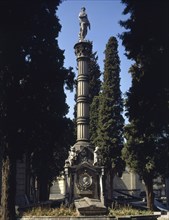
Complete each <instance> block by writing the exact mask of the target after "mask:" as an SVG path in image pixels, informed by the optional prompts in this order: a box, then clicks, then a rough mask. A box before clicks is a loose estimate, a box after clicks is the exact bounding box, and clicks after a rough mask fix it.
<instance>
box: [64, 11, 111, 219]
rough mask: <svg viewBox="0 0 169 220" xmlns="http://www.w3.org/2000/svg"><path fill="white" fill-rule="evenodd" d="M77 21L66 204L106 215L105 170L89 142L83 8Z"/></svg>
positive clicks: (88, 51) (88, 49)
mask: <svg viewBox="0 0 169 220" xmlns="http://www.w3.org/2000/svg"><path fill="white" fill-rule="evenodd" d="M79 20H80V33H79V41H78V43H76V44H75V46H74V49H75V55H76V57H77V65H78V77H77V141H76V143H75V144H74V146H72V147H71V148H70V151H69V156H68V159H67V160H66V161H65V167H64V168H65V189H66V195H65V200H66V201H65V202H66V204H71V203H74V204H75V207H76V209H77V211H78V212H79V213H80V214H81V215H83V214H85V215H92V214H105V213H106V211H107V209H106V207H105V206H104V203H105V201H104V186H103V177H104V167H103V166H101V164H100V155H99V149H98V148H97V147H96V148H94V147H93V146H92V145H91V144H90V140H89V102H88V95H89V71H88V65H89V61H90V55H91V53H92V44H91V42H89V41H87V40H85V37H86V35H87V29H88V28H89V29H90V22H89V20H88V18H87V14H86V11H85V8H84V7H83V8H82V9H81V12H80V13H79Z"/></svg>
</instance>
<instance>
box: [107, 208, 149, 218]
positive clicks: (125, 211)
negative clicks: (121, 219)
mask: <svg viewBox="0 0 169 220" xmlns="http://www.w3.org/2000/svg"><path fill="white" fill-rule="evenodd" d="M152 214H153V212H151V211H148V210H139V209H134V208H132V207H130V206H122V207H120V206H119V207H115V208H113V209H111V208H110V209H109V216H127V215H130V216H131V215H152Z"/></svg>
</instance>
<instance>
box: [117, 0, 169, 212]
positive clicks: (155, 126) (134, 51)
mask: <svg viewBox="0 0 169 220" xmlns="http://www.w3.org/2000/svg"><path fill="white" fill-rule="evenodd" d="M122 2H123V3H124V4H125V5H126V7H125V9H124V14H130V17H129V19H127V20H126V21H121V25H122V26H123V27H124V28H126V32H124V33H123V34H122V35H121V39H122V42H123V45H124V46H125V49H126V55H127V57H128V58H129V59H132V60H134V64H133V65H132V66H131V68H130V72H131V76H132V86H131V88H130V89H129V91H128V92H127V99H126V115H127V116H128V118H129V122H130V123H129V124H128V125H127V126H126V127H125V138H126V141H127V142H126V144H125V148H124V149H123V151H124V152H123V155H124V159H125V160H126V162H127V165H128V166H129V167H130V168H131V169H132V170H134V171H135V172H137V173H138V174H139V175H140V177H141V178H142V179H143V180H144V183H145V186H146V193H147V206H148V208H149V209H153V208H154V193H153V180H154V178H156V177H158V176H163V177H165V176H167V175H168V167H169V166H168V161H169V154H168V152H169V151H168V144H167V141H168V137H169V126H168V125H169V123H168V100H169V90H168V64H167V63H168V62H167V57H168V55H167V54H168V46H167V42H168V35H167V33H168V24H167V15H168V13H167V12H168V11H167V10H168V7H167V1H151V0H150V1H137V2H136V1H129V0H123V1H122ZM143 14H144V16H143ZM157 15H158V16H157Z"/></svg>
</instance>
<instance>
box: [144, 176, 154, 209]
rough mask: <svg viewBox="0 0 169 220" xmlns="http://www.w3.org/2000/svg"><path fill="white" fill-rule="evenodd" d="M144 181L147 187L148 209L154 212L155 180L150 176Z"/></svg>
mask: <svg viewBox="0 0 169 220" xmlns="http://www.w3.org/2000/svg"><path fill="white" fill-rule="evenodd" d="M143 179H144V182H145V187H146V197H147V208H148V209H149V210H151V211H153V210H154V192H153V178H152V177H151V175H150V176H149V177H146V178H143Z"/></svg>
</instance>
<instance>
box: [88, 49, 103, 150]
mask: <svg viewBox="0 0 169 220" xmlns="http://www.w3.org/2000/svg"><path fill="white" fill-rule="evenodd" d="M97 62H98V56H97V53H96V52H95V53H93V54H91V57H90V64H89V105H90V106H89V115H90V121H89V135H90V141H91V143H92V144H94V146H95V147H96V145H95V138H96V136H97V132H96V131H97V126H98V107H99V97H98V96H99V93H100V89H101V80H100V77H101V71H100V67H99V65H98V63H97Z"/></svg>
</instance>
